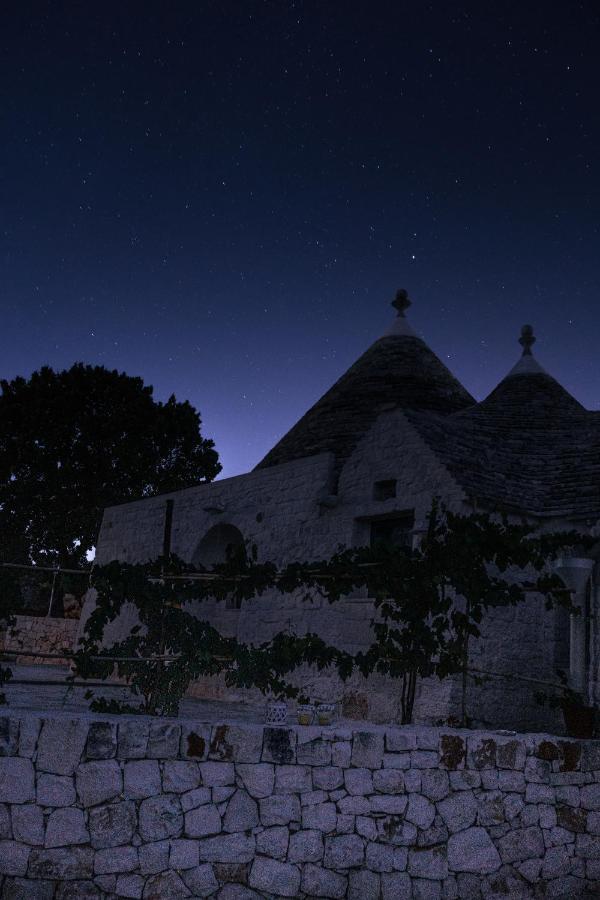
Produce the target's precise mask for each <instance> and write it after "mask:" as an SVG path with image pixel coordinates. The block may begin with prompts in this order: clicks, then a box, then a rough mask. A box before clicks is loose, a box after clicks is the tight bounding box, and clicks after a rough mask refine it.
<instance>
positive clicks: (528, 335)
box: [519, 325, 535, 356]
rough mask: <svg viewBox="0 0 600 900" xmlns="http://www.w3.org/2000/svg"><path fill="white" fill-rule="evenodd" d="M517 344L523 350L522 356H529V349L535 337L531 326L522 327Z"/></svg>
mask: <svg viewBox="0 0 600 900" xmlns="http://www.w3.org/2000/svg"><path fill="white" fill-rule="evenodd" d="M519 343H520V345H521V347H522V348H523V356H531V348H532V347H533V345H534V344H535V336H534V334H533V328H532V326H531V325H523V327H522V328H521V337H520V338H519Z"/></svg>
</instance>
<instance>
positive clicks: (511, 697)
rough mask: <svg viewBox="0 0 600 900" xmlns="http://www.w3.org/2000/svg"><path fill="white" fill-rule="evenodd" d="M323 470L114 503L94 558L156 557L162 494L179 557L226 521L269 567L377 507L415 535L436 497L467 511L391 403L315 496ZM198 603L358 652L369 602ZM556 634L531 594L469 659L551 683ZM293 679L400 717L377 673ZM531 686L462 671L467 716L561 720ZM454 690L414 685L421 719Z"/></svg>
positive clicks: (446, 708) (207, 683)
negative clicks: (386, 489)
mask: <svg viewBox="0 0 600 900" xmlns="http://www.w3.org/2000/svg"><path fill="white" fill-rule="evenodd" d="M332 472H333V457H332V455H331V454H328V453H324V454H321V455H318V456H314V457H309V458H306V459H302V460H298V461H295V462H291V463H285V464H282V465H279V466H274V467H272V468H268V469H261V470H258V471H255V472H251V473H249V474H247V475H242V476H237V477H235V478H229V479H224V480H223V481H217V482H214V483H213V484H208V485H200V486H198V487H195V488H190V489H188V490H185V491H179V492H177V493H175V494H170V495H165V496H162V497H155V498H150V499H148V500H142V501H138V502H135V503H128V504H125V505H123V506H119V507H112V508H110V509H107V510H106V511H105V514H104V519H103V523H102V528H101V532H100V537H99V541H98V554H97V559H98V562H100V563H104V562H108V561H109V560H111V559H121V560H124V561H128V562H144V561H146V560H148V559H151V558H154V557H156V556H157V555H159V554H160V553H161V551H162V541H163V527H164V517H165V509H166V500H167V499H172V500H173V501H174V509H173V531H172V550H173V552H175V553H176V554H178V555H179V556H181V557H182V558H183V559H187V560H191V559H192V557H193V554H194V550H195V548H196V547H197V545H198V543H199V541H200V540H201V538H202V537H203V536H204V535H205V534H206V532H207V531H208V530H209V529H210V528H211V527H212V526H214V525H215V524H218V523H227V524H230V525H233V526H235V527H236V528H238V529H239V530H240V531H241V533H242V535H243V536H244V538H245V539H246V540H248V541H249V542H250V543H252V544H255V545H256V547H257V550H258V554H259V559H261V560H265V559H271V560H273V561H275V562H276V563H278V564H284V563H286V562H289V561H292V560H310V559H320V558H321V559H322V558H327V557H328V556H330V555H331V554H333V553H334V552H335V551H336V550H337V549H339V547H340V546H341V545H343V546H346V547H349V546H362V545H364V544H366V543H368V540H369V524H368V521H369V518H370V517H373V516H377V515H382V514H390V513H394V512H400V511H407V510H414V513H415V530H416V532H417V534H418V532H419V531H420V530H422V529H424V528H425V526H426V520H427V514H428V513H429V510H430V508H431V501H432V497H434V496H437V497H440V498H441V499H442V500H443V502H444V503H445V504H447V505H448V506H450V507H451V508H453V509H455V510H456V511H467V510H468V505H467V503H466V498H465V496H464V493H463V491H462V489H461V488H460V487H459V486H458V484H457V483H456V482H455V481H454V479H453V478H452V477H451V476H450V474H449V473H448V471H447V470H446V469H445V468H444V466H442V465H441V463H440V462H439V461H438V459H437V457H436V456H435V455H434V454H433V453H432V451H431V450H430V449H429V447H428V446H427V445H426V444H425V443H424V441H423V440H422V438H421V437H420V436H419V435H418V434H417V433H416V432H415V430H414V429H413V428H412V427H411V425H410V424H409V422H408V420H407V419H406V417H405V415H404V414H403V413H402V411H401V410H390V411H388V412H385V413H383V414H382V415H380V416H379V418H378V419H377V420H376V422H375V423H374V425H373V427H372V428H371V429H370V431H369V432H368V433H367V434H366V435H365V436H364V437H363V438H362V440H361V441H360V442H359V443H358V445H357V447H356V448H355V450H354V453H353V454H352V456H351V457H350V458H349V459H348V460H347V462H346V464H345V466H344V468H343V470H342V472H341V474H340V478H339V483H338V485H337V494H336V495H335V497H333V498H332V497H331V496H330V497H329V502H327V503H323V500H324V498H326V497H327V496H328V495H330V492H331V489H332ZM384 479H395V480H396V497H395V498H392V499H388V500H384V501H379V500H375V499H374V497H373V485H374V483H375V482H376V481H381V480H384ZM93 605H94V595H93V593H90V595H89V596H88V600H87V602H86V606H85V608H84V612H83V615H82V620H81V626H80V627H83V625H84V623H85V620H86V617H87V615H88V613H89V611H90V609H91V608H93ZM198 606H199V608H198V613H199V614H201V615H203V616H205V617H206V618H208V619H210V620H211V621H212V622H213V623H214V624H215V625H216V627H218V628H220V629H221V630H222V631H223V632H224V633H225V634H231V635H237V636H239V637H240V638H241V639H242V640H244V641H249V642H255V643H260V642H262V641H265V640H268V639H269V638H270V637H271V636H272V635H273V634H275V633H276V632H278V631H281V630H290V631H293V632H294V633H296V634H303V633H306V632H307V631H313V632H317V633H318V634H320V635H321V636H322V637H323V638H324V639H326V640H331V641H334V642H335V643H336V644H338V645H340V646H343V647H344V648H346V649H348V650H350V651H353V652H356V651H357V650H359V649H361V648H363V647H365V646H366V644H367V643H368V640H369V622H370V619H371V617H372V605H371V604H370V602H369V601H368V600H366V599H365V598H364V597H361V596H357V597H355V598H351V599H348V600H347V601H345V602H342V603H336V604H333V605H330V604H329V603H328V602H327V601H325V600H323V599H322V598H320V597H318V596H317V597H314V598H313V599H312V600H311V601H310V602H306V601H305V600H301V599H299V597H297V596H292V595H287V596H281V595H280V594H278V593H275V594H273V595H272V596H269V595H264V596H262V597H259V598H254V599H252V600H250V601H248V602H244V604H243V605H242V609H241V610H239V611H237V610H227V609H226V607H225V604H223V603H220V604H217V603H211V602H206V603H204V604H202V605H200V604H199V605H198ZM124 621H125V620H124ZM128 624H129V625H131V624H133V623H132V622H129V623H128ZM119 627H120V626H118V625H117V626H116V627H114V626H113V627H111V635H112V639H114V638H116V637H117V636H118V635H117V632H118V628H119ZM516 636H517V637H516ZM515 637H516V639H515ZM555 637H556V635H555V628H554V617H553V615H551V614H548V613H547V612H546V611H545V609H544V608H543V604H542V603H541V602H540V601H539V598H531V600H530V601H529V602H528V603H527V604H525V605H524V606H523V607H522V608H520V609H518V610H511V611H508V613H506V614H505V613H504V612H503V611H499V612H498V614H497V615H494V616H491V617H490V620H489V622H488V623H487V625H486V629H485V640H483V641H481V642H480V643H479V644H473V648H472V649H473V655H472V664H473V665H474V666H476V667H479V668H485V669H487V670H492V671H495V672H500V673H506V674H511V673H512V674H519V675H530V676H531V677H534V678H541V679H545V680H547V681H550V682H552V681H555V680H556V678H555V672H554V670H555V668H556V666H555V665H554V661H555V657H556V645H555ZM599 646H600V644H599ZM599 656H600V654H599ZM299 677H300V679H301V681H302V683H303V684H304V685H305V686H306V689H307V692H308V693H309V694H310V696H312V697H313V698H317V699H319V698H320V699H327V698H331V697H335V698H336V699H337V700H338V701H339V702H340V703H341V704H342V706H343V708H344V709H345V712H346V714H347V715H350V716H356V717H357V718H367V719H370V720H375V721H380V722H385V721H394V720H397V718H398V716H399V708H398V702H397V691H396V689H395V687H394V686H392V687H390V685H389V682H386V680H385V679H382V678H373V679H370V680H369V681H368V682H366V681H365V680H364V679H362V678H360V677H356V678H353V679H352V680H351V681H350V682H349V683H346V684H341V683H340V682H339V681H338V680H336V679H334V678H331V677H330V676H328V675H327V673H317V672H311V671H303V672H302V673H300V676H299ZM539 687H540V686H537V688H536V686H535V685H533V684H532V683H529V682H526V681H519V680H506V679H498V678H490V679H489V681H486V682H485V683H484V684H480V685H478V684H477V683H476V682H475V681H474V680H471V681H470V710H469V711H470V713H471V715H472V719H473V722H474V723H475V724H478V725H483V726H486V727H487V726H488V725H489V724H493V725H494V726H495V727H499V726H501V727H512V728H520V729H526V728H532V727H537V728H543V729H551V730H557V729H560V727H561V721H560V718H559V716H558V715H557V713H556V712H553V711H551V710H550V709H549V708H548V707H546V708H541V707H539V706H538V705H536V703H535V702H534V691H535V690H536V689H539ZM192 692H193V693H195V694H197V695H200V696H205V697H207V696H208V697H210V696H212V697H219V696H225V695H226V693H227V691H226V690H225V686H224V683H223V682H222V681H221V680H219V679H218V678H212V679H202V680H201V681H200V682H198V683H197V684H196V685H195V686H194V687H193V689H192ZM458 694H459V692H458V688H457V686H456V683H453V682H451V681H446V682H443V683H442V682H439V681H437V680H435V679H434V680H430V681H428V682H426V683H425V684H423V685H421V686H420V689H419V694H418V697H417V702H416V706H415V717H416V719H417V721H421V722H430V723H431V722H436V721H444V720H447V719H448V718H449V717H451V716H454V715H456V714H457V711H458V709H459V696H458ZM230 696H231V694H230ZM237 696H239V695H236V697H237Z"/></svg>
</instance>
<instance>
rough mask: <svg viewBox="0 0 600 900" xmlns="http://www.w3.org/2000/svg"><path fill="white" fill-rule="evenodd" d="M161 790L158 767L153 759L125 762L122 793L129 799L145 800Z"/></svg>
mask: <svg viewBox="0 0 600 900" xmlns="http://www.w3.org/2000/svg"><path fill="white" fill-rule="evenodd" d="M160 792H161V779H160V769H159V766H158V762H157V761H156V760H155V759H135V760H131V761H130V762H126V763H125V767H124V785H123V794H124V795H125V797H128V798H129V799H130V800H145V799H146V797H155V796H156V795H157V794H160Z"/></svg>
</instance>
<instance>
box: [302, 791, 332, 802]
mask: <svg viewBox="0 0 600 900" xmlns="http://www.w3.org/2000/svg"><path fill="white" fill-rule="evenodd" d="M328 799H329V794H328V793H327V791H307V793H305V794H300V803H301V805H302V806H316V805H317V803H326V802H327V800H328Z"/></svg>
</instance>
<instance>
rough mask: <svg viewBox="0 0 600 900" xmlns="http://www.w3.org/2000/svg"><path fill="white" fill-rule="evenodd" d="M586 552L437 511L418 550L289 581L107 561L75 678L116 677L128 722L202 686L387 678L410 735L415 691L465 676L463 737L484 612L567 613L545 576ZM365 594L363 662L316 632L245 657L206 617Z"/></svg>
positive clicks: (340, 563) (272, 686) (170, 707)
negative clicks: (233, 606) (540, 603)
mask: <svg viewBox="0 0 600 900" xmlns="http://www.w3.org/2000/svg"><path fill="white" fill-rule="evenodd" d="M582 540H585V539H583V538H582V537H581V535H578V534H576V533H575V532H568V533H564V532H563V533H560V534H554V535H542V536H540V535H535V534H534V533H533V532H532V530H531V527H530V526H529V525H527V524H525V523H523V524H519V523H517V524H514V523H510V522H509V521H508V519H507V518H506V517H500V516H495V517H492V516H488V515H484V514H472V515H458V514H455V513H452V512H450V511H448V510H445V509H443V508H441V507H440V506H439V505H438V504H437V503H434V504H433V506H432V509H431V512H430V515H429V519H428V527H427V530H426V533H425V534H424V535H423V536H422V539H421V541H420V543H419V545H418V546H416V547H415V548H414V549H408V548H402V547H400V548H389V547H385V546H379V547H373V548H358V549H349V550H341V551H340V552H338V553H336V554H335V555H334V556H332V557H331V558H330V559H327V560H320V561H312V562H294V563H292V564H289V565H287V566H286V567H285V568H284V569H283V570H278V569H277V568H276V567H275V565H274V564H273V563H270V562H263V563H259V562H258V561H257V559H256V551H255V550H254V549H253V548H251V552H249V553H239V552H238V553H237V554H234V555H232V556H231V557H230V558H229V559H228V560H227V562H225V563H222V564H220V565H217V566H214V567H213V568H212V569H210V571H208V570H206V569H200V570H193V569H191V568H190V566H189V564H187V563H184V562H183V561H182V560H180V559H178V558H176V557H175V556H170V557H169V558H160V559H157V560H155V561H154V562H152V563H149V564H146V565H129V564H125V563H119V562H112V563H110V564H108V565H106V566H103V567H98V568H96V569H95V570H94V573H93V576H92V583H93V587H94V588H95V590H96V591H97V606H96V608H95V610H94V612H93V613H92V615H91V617H90V619H89V620H88V622H87V625H86V630H85V636H84V642H83V644H82V646H81V649H80V651H79V652H78V654H77V657H76V661H75V663H76V672H77V674H78V675H80V676H82V677H85V678H90V677H100V678H107V677H108V676H109V675H110V674H111V673H112V672H113V670H114V669H116V671H117V674H118V675H119V676H120V677H121V678H124V679H125V681H126V682H127V684H128V685H129V686H130V688H131V691H132V694H133V696H134V698H136V705H135V706H128V707H127V709H128V711H132V710H135V711H139V712H144V713H149V714H152V715H175V714H176V713H177V711H178V708H179V703H180V701H181V699H182V697H183V696H184V695H185V692H186V691H187V688H188V687H189V685H190V683H191V682H192V681H194V680H196V679H198V678H199V677H201V676H205V675H223V676H224V678H225V681H226V683H227V684H228V685H229V686H236V687H246V688H249V687H254V688H258V689H259V690H260V691H262V692H263V693H271V694H273V695H275V696H283V697H298V696H299V695H300V696H301V692H300V689H299V688H298V687H297V686H295V685H294V684H293V683H292V681H291V680H290V676H292V675H293V673H294V672H295V671H296V670H298V669H299V667H301V666H305V665H310V666H316V667H317V668H318V669H320V670H322V669H325V668H331V669H335V670H336V671H337V673H338V675H339V676H340V677H341V678H342V679H344V680H345V679H347V678H348V677H349V676H350V675H351V674H352V673H354V672H360V673H362V674H363V675H364V676H366V677H369V676H371V675H373V674H374V673H379V674H383V675H386V676H389V677H390V678H392V679H396V680H398V681H399V684H400V704H401V709H402V721H403V722H410V721H412V716H413V708H414V702H415V695H416V689H417V684H418V681H419V679H421V678H424V677H438V678H441V679H442V678H447V677H448V676H451V675H460V676H461V679H462V710H461V713H462V721H463V724H466V723H467V722H468V712H467V699H468V698H467V693H468V692H467V674H468V660H469V643H470V641H471V640H472V639H475V638H478V637H479V636H480V634H481V627H482V623H483V622H484V620H485V617H486V615H487V614H488V612H489V610H491V609H492V608H497V607H502V606H516V605H517V604H520V603H522V602H523V601H524V599H525V597H526V595H527V593H528V592H530V591H535V592H539V593H541V594H542V595H543V596H544V598H545V601H546V605H547V607H548V608H552V607H553V606H555V605H564V606H567V607H570V596H569V593H568V591H566V589H565V587H564V584H563V582H562V581H561V580H560V578H558V576H557V575H555V574H552V573H551V571H550V569H549V565H548V564H549V561H551V560H552V559H553V558H554V557H556V555H557V553H558V552H559V551H560V550H561V548H564V547H566V546H567V547H572V546H575V545H578V544H581V543H582ZM357 589H366V590H367V593H368V596H369V597H371V598H372V599H373V610H374V615H373V620H372V623H371V624H372V629H371V643H370V645H369V646H368V647H366V649H364V650H362V651H360V652H358V653H355V654H351V653H349V652H347V651H346V650H344V649H343V648H342V647H337V646H335V645H333V644H330V643H327V642H326V641H324V640H323V639H322V638H321V637H319V636H318V635H317V634H312V633H307V634H304V635H296V634H290V633H287V632H280V633H278V634H276V635H275V636H274V637H273V638H272V639H270V640H268V641H265V642H263V643H262V644H260V645H249V644H244V643H243V642H241V641H239V640H237V639H236V638H232V637H224V636H223V635H221V634H220V633H219V632H218V631H217V629H216V628H215V627H214V626H213V625H211V624H210V622H208V621H206V620H204V619H203V618H202V617H201V615H200V614H199V611H201V609H202V602H203V601H206V600H208V599H209V598H216V599H217V600H218V601H221V602H223V601H224V600H225V599H226V598H227V597H230V598H232V600H234V602H237V603H241V602H243V601H244V600H248V599H250V598H253V597H259V598H260V597H261V596H263V595H265V594H266V593H272V592H279V593H282V594H287V593H290V592H297V593H298V594H299V596H301V597H305V598H312V597H315V596H316V595H319V596H321V597H324V598H326V600H327V601H328V602H330V603H332V604H333V603H336V602H339V601H340V600H342V599H344V598H345V597H347V596H348V594H350V593H351V592H353V591H356V590H357ZM299 602H302V601H299ZM127 606H129V611H130V612H131V611H134V612H135V615H134V618H135V621H136V624H135V625H133V626H132V627H131V629H130V631H129V633H128V634H127V635H126V636H125V637H123V639H121V640H119V641H117V642H116V643H114V644H113V645H112V646H110V647H106V646H104V632H105V628H106V626H107V625H108V624H109V623H110V622H113V621H114V620H116V619H117V617H118V616H119V615H120V614H122V613H124V612H125V611H126V607H127ZM115 658H118V659H115ZM93 708H95V709H97V710H104V711H118V709H119V708H120V709H123V707H122V706H121V707H118V705H117V704H116V702H115V701H110V702H109V701H106V700H104V699H102V698H96V699H94V701H93Z"/></svg>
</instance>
